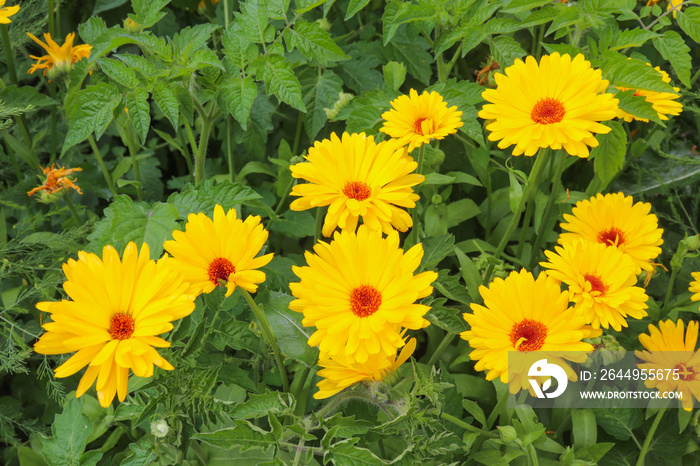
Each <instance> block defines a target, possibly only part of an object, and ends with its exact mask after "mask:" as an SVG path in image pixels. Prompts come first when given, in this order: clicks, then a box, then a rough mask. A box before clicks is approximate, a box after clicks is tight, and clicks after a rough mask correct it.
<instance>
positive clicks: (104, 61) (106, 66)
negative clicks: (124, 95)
mask: <svg viewBox="0 0 700 466" xmlns="http://www.w3.org/2000/svg"><path fill="white" fill-rule="evenodd" d="M97 63H98V64H99V65H100V68H102V71H103V72H104V74H106V75H107V76H109V77H110V78H112V79H113V80H114V81H116V82H117V83H119V84H121V85H122V86H124V87H128V88H129V89H133V88H135V87H137V86H138V85H139V81H138V79H136V73H135V72H134V70H132V69H131V68H129V67H128V66H126V65H125V64H124V63H122V62H120V61H118V60H113V59H111V58H100V59H98V60H97Z"/></svg>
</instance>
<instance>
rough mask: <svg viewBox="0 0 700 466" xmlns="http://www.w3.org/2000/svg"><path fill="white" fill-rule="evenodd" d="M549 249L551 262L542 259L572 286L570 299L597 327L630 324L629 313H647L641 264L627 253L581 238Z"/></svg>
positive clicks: (588, 321) (642, 315)
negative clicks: (639, 280)
mask: <svg viewBox="0 0 700 466" xmlns="http://www.w3.org/2000/svg"><path fill="white" fill-rule="evenodd" d="M555 250H556V254H555V253H553V252H551V251H545V255H546V256H547V258H548V259H549V262H540V265H541V266H542V267H546V268H548V269H550V270H548V271H547V274H549V275H550V276H551V277H554V278H556V279H557V280H561V281H562V282H564V283H566V284H567V285H568V286H569V295H570V297H569V300H570V301H572V302H574V303H575V306H574V310H575V311H576V312H579V313H581V314H582V315H583V317H584V321H585V322H586V323H587V324H591V325H592V326H593V328H600V327H604V328H609V327H612V328H614V329H615V330H617V331H618V332H619V331H620V330H621V329H622V327H627V321H626V320H625V318H626V317H627V316H630V317H633V318H635V319H641V318H642V317H644V316H646V315H647V312H646V311H645V309H646V308H647V305H646V301H647V299H648V297H647V295H646V293H645V292H644V288H640V287H638V286H635V285H636V284H637V275H636V273H635V272H636V271H637V266H636V264H635V263H634V261H633V260H632V259H631V258H630V257H629V256H628V255H626V254H623V253H622V252H620V251H618V250H617V249H615V248H609V247H607V246H606V245H605V244H602V243H593V242H590V241H584V240H578V241H577V242H575V243H566V244H564V247H559V246H557V247H555Z"/></svg>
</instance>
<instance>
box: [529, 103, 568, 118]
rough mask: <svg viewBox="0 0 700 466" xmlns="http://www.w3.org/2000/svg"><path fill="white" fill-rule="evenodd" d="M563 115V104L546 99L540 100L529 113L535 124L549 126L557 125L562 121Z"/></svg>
mask: <svg viewBox="0 0 700 466" xmlns="http://www.w3.org/2000/svg"><path fill="white" fill-rule="evenodd" d="M565 114H566V109H565V108H564V104H562V103H561V102H560V101H559V100H557V99H553V98H551V97H546V98H544V99H540V100H539V101H538V102H537V103H536V104H535V106H534V107H533V109H532V112H531V113H530V118H532V121H534V122H535V123H539V124H541V125H550V124H552V123H559V122H560V121H561V120H563V119H564V115H565Z"/></svg>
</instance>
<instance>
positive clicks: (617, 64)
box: [601, 51, 674, 92]
mask: <svg viewBox="0 0 700 466" xmlns="http://www.w3.org/2000/svg"><path fill="white" fill-rule="evenodd" d="M603 58H604V61H603V62H602V63H601V68H602V69H603V75H604V77H605V79H609V80H610V83H611V84H612V85H614V86H618V87H625V88H628V89H645V90H648V91H656V92H674V90H673V87H671V85H670V84H667V83H665V82H664V81H663V79H662V76H661V73H659V72H658V71H656V70H655V69H653V68H652V67H651V66H649V64H648V63H645V62H643V61H641V60H637V59H635V58H631V59H629V58H627V57H626V56H624V55H622V54H620V53H618V52H612V51H607V52H605V53H604V55H603Z"/></svg>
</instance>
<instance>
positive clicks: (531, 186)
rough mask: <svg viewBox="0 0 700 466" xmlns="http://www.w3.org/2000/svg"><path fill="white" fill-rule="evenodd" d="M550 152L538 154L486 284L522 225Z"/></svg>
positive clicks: (497, 250) (500, 243)
mask: <svg viewBox="0 0 700 466" xmlns="http://www.w3.org/2000/svg"><path fill="white" fill-rule="evenodd" d="M548 151H549V149H548V148H547V149H540V151H539V152H538V153H537V158H536V159H535V165H533V167H532V170H531V171H530V176H529V177H528V179H527V189H526V190H525V192H524V193H523V195H522V197H521V198H520V202H519V203H518V206H517V208H516V209H515V212H513V217H512V218H511V219H510V224H508V228H507V229H506V232H505V233H504V234H503V237H502V238H501V241H500V242H499V243H498V247H497V248H496V251H495V252H494V253H493V262H491V263H490V264H489V267H488V269H486V275H485V276H484V284H488V283H489V282H490V281H491V275H492V274H493V269H494V268H495V267H496V261H497V260H498V258H499V257H501V254H502V253H503V251H504V250H505V249H506V246H507V245H508V241H510V237H511V236H513V232H514V231H515V229H516V228H517V226H518V223H520V217H521V216H522V214H523V211H524V210H525V205H526V204H527V201H528V199H529V197H530V193H531V192H532V191H533V190H536V189H537V185H538V182H539V178H540V172H541V171H542V165H544V159H545V158H546V157H547V155H546V154H547V152H548Z"/></svg>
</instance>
